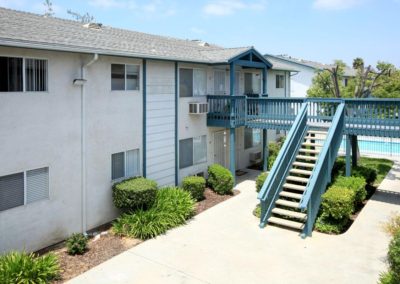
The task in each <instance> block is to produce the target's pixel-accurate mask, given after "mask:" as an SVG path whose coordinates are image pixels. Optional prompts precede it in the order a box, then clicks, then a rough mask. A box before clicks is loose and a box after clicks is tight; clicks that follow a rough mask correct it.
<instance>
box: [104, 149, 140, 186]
mask: <svg viewBox="0 0 400 284" xmlns="http://www.w3.org/2000/svg"><path fill="white" fill-rule="evenodd" d="M139 175H140V152H139V149H134V150H129V151H126V152H119V153H115V154H112V155H111V179H112V180H117V179H121V178H128V177H134V176H139Z"/></svg>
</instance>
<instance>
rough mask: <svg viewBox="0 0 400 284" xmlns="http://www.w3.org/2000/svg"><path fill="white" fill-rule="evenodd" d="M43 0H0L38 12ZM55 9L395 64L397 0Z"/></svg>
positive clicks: (60, 3)
mask: <svg viewBox="0 0 400 284" xmlns="http://www.w3.org/2000/svg"><path fill="white" fill-rule="evenodd" d="M43 1H44V0H0V6H1V7H8V8H13V9H17V10H24V11H32V12H36V13H43V11H44V6H43V5H42V2H43ZM52 2H53V6H54V10H55V13H56V16H58V17H63V18H70V16H69V15H68V14H67V13H66V11H67V10H68V9H71V10H74V11H80V12H89V13H90V14H92V15H93V16H95V18H96V20H97V21H98V22H101V23H103V24H105V25H109V26H114V27H120V28H127V29H132V30H137V31H142V32H147V33H152V34H159V35H167V36H173V37H179V38H183V39H202V40H204V41H207V42H210V43H215V44H219V45H222V46H225V47H237V46H254V47H255V48H256V49H258V50H259V51H260V52H262V53H270V54H288V55H291V56H293V57H297V58H304V59H309V60H315V61H320V62H323V63H331V62H332V61H333V60H334V59H342V60H344V61H345V62H346V63H348V64H351V62H352V59H353V58H355V57H358V56H359V57H362V58H364V60H365V61H366V63H368V64H373V65H374V64H375V63H376V62H377V61H378V60H383V61H389V62H391V63H394V64H395V65H396V66H397V67H400V0H297V1H296V0H253V1H249V0H209V1H190V0H186V1H184V0H164V1H161V0H142V1H139V0H52Z"/></svg>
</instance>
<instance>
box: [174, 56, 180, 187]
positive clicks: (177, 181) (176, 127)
mask: <svg viewBox="0 0 400 284" xmlns="http://www.w3.org/2000/svg"><path fill="white" fill-rule="evenodd" d="M178 83H179V82H178V62H175V185H176V186H177V185H178V183H179V178H178V177H179V160H178V159H179V156H178V151H179V147H178V143H179V141H178V115H179V114H178V103H179V96H178Z"/></svg>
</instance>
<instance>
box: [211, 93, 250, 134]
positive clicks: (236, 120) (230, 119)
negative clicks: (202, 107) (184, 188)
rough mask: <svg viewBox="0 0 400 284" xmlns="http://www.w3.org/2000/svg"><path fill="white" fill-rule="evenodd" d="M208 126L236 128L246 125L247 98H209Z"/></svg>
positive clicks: (222, 96) (221, 96)
mask: <svg viewBox="0 0 400 284" xmlns="http://www.w3.org/2000/svg"><path fill="white" fill-rule="evenodd" d="M207 102H208V113H207V125H208V126H218V127H226V128H235V127H239V126H244V125H245V124H246V108H247V104H246V96H224V95H220V96H207Z"/></svg>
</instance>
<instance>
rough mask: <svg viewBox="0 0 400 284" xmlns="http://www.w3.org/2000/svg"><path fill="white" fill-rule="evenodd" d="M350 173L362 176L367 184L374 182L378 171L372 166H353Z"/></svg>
mask: <svg viewBox="0 0 400 284" xmlns="http://www.w3.org/2000/svg"><path fill="white" fill-rule="evenodd" d="M351 175H352V176H355V177H363V178H365V181H366V182H367V183H368V184H371V185H372V184H374V182H375V180H376V177H377V176H378V173H377V171H376V170H375V169H373V168H368V167H364V166H358V167H354V168H353V169H352V171H351Z"/></svg>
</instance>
